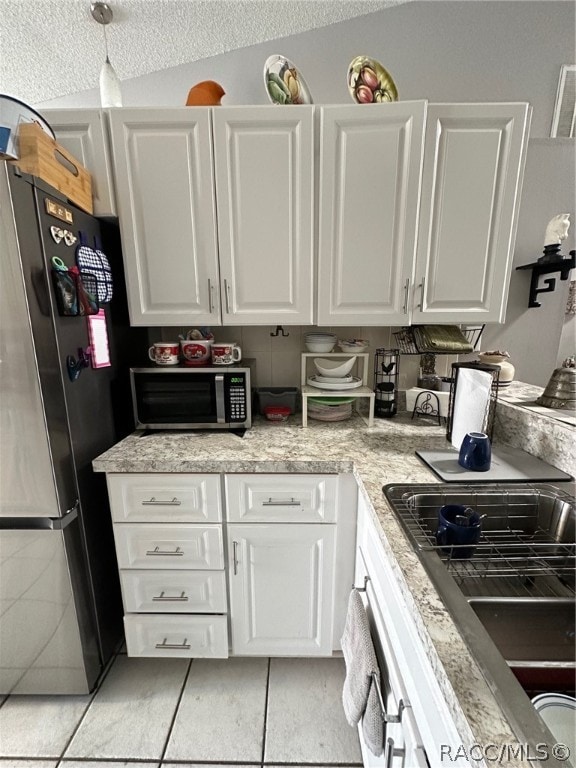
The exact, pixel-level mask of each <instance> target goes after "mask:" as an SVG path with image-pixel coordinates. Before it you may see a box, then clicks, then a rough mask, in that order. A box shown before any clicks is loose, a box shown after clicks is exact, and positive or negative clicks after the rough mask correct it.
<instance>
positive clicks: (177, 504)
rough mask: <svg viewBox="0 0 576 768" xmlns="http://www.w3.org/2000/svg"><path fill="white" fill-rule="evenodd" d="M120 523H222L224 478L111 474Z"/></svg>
mask: <svg viewBox="0 0 576 768" xmlns="http://www.w3.org/2000/svg"><path fill="white" fill-rule="evenodd" d="M107 482H108V494H109V496H110V507H111V509H112V519H113V520H115V521H116V522H119V523H123V522H131V523H137V522H143V523H146V522H150V523H151V522H173V523H218V522H220V521H221V520H222V497H221V493H220V475H218V474H215V475H178V474H174V475H171V474H153V473H152V474H129V475H122V474H112V475H107Z"/></svg>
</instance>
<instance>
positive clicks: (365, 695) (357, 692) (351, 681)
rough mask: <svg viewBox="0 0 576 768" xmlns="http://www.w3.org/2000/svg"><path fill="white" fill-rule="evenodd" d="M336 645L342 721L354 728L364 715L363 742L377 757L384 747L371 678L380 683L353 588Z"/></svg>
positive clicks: (360, 603) (376, 663) (359, 603)
mask: <svg viewBox="0 0 576 768" xmlns="http://www.w3.org/2000/svg"><path fill="white" fill-rule="evenodd" d="M340 642H341V644H342V652H343V654H344V661H345V663H346V679H345V680H344V688H343V690H342V704H343V706H344V714H345V715H346V720H348V722H349V723H350V725H357V724H358V723H359V722H360V718H361V717H362V716H364V718H363V721H362V732H363V734H364V740H365V742H366V745H367V746H368V748H369V749H370V751H371V752H372V753H373V754H374V755H376V756H379V755H381V754H382V752H383V748H384V721H383V719H382V713H381V710H380V703H379V701H378V694H377V693H376V686H375V685H374V681H373V680H372V675H373V674H376V675H377V677H378V681H380V669H379V667H378V661H377V659H376V652H375V650H374V645H373V644H372V638H371V637H370V626H369V624H368V617H367V616H366V611H365V610H364V605H363V604H362V598H361V597H360V593H359V592H358V590H357V589H353V590H352V592H351V593H350V598H349V600H348V612H347V614H346V625H345V627H344V634H343V635H342V639H341V641H340Z"/></svg>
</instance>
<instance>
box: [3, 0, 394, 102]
mask: <svg viewBox="0 0 576 768" xmlns="http://www.w3.org/2000/svg"><path fill="white" fill-rule="evenodd" d="M401 2H406V0H109V5H110V7H111V8H112V10H113V12H114V20H113V22H112V23H111V24H109V25H108V27H107V28H106V31H107V37H108V48H109V53H110V60H111V62H112V64H113V66H114V68H115V70H116V72H117V73H118V76H119V78H120V79H121V80H124V79H127V78H131V77H138V76H140V75H145V74H148V73H150V72H155V71H158V70H162V69H167V68H168V67H175V66H177V65H179V64H185V63H187V62H192V61H198V60H200V59H205V58H208V57H210V56H215V55H217V54H220V53H225V52H226V51H231V50H235V49H238V48H243V47H245V46H249V45H255V44H257V43H262V42H266V41H268V40H274V39H278V38H281V37H286V36H288V35H293V34H297V33H299V32H305V31H307V30H310V29H317V28H319V27H324V26H327V25H329V24H334V23H336V22H338V21H344V20H346V19H349V18H352V17H354V16H361V15H363V14H366V13H372V12H374V11H378V10H380V9H382V8H386V7H389V6H392V5H398V4H399V3H401ZM103 60H104V33H103V27H102V26H101V25H100V24H98V23H97V22H96V21H94V19H93V18H92V16H91V15H90V0H0V91H2V92H4V93H9V94H11V95H13V96H16V97H17V98H20V99H22V100H23V101H25V102H27V103H29V104H36V103H39V102H43V101H48V100H50V99H53V98H57V97H59V96H66V95H68V94H71V93H76V92H78V91H83V90H87V89H89V88H93V87H94V85H95V84H96V83H97V82H98V75H99V72H100V67H101V65H102V62H103Z"/></svg>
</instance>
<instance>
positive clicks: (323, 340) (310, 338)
mask: <svg viewBox="0 0 576 768" xmlns="http://www.w3.org/2000/svg"><path fill="white" fill-rule="evenodd" d="M304 341H305V343H306V347H307V349H308V351H309V352H331V351H332V350H333V349H334V345H335V344H336V342H337V341H338V338H337V337H336V336H335V335H334V334H333V333H319V332H318V333H316V332H310V333H307V334H306V335H305V336H304Z"/></svg>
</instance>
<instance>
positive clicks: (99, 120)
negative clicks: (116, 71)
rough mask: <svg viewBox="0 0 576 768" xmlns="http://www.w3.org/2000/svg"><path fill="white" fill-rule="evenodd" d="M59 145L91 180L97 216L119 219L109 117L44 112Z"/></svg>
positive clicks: (84, 111) (94, 113)
mask: <svg viewBox="0 0 576 768" xmlns="http://www.w3.org/2000/svg"><path fill="white" fill-rule="evenodd" d="M42 116H43V117H45V118H46V120H47V121H48V122H49V123H50V126H51V127H52V130H53V131H54V134H55V136H56V141H57V142H58V143H59V144H61V145H62V146H63V147H64V148H65V149H67V150H68V151H69V152H71V153H72V154H73V155H74V157H75V158H76V159H77V160H79V161H80V162H81V163H82V165H83V166H84V167H85V168H87V170H89V171H90V174H91V176H92V198H93V201H94V215H95V216H116V215H117V210H116V200H115V196H114V183H113V181H112V163H111V159H110V150H109V146H108V130H107V126H106V119H107V118H106V113H105V112H103V111H102V110H100V109H43V110H42Z"/></svg>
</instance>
